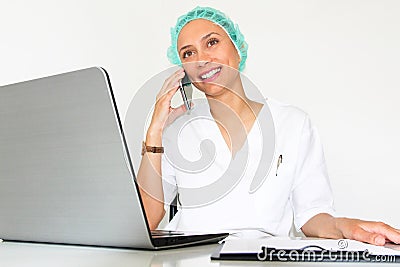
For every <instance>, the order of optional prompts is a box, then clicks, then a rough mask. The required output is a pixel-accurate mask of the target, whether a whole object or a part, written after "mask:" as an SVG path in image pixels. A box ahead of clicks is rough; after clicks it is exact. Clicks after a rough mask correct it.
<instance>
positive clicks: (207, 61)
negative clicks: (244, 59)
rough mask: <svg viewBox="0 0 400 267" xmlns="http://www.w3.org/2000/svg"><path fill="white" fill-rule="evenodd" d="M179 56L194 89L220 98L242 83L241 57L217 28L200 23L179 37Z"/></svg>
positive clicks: (198, 21)
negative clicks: (226, 91)
mask: <svg viewBox="0 0 400 267" xmlns="http://www.w3.org/2000/svg"><path fill="white" fill-rule="evenodd" d="M178 53H179V57H180V59H181V61H182V63H183V67H184V69H185V71H186V72H187V74H188V75H189V77H190V78H191V80H192V82H193V83H194V85H195V86H196V87H197V88H199V89H200V90H202V91H204V92H205V94H206V95H208V96H217V95H219V94H221V93H223V91H224V90H225V89H226V88H228V89H232V88H234V87H235V83H237V82H240V78H239V71H238V67H239V63H240V56H239V54H238V52H237V50H236V48H235V46H234V45H233V43H232V41H231V39H230V38H229V36H228V35H227V33H226V32H225V31H224V30H223V29H222V28H221V27H220V26H219V25H217V24H215V23H213V22H211V21H208V20H205V19H196V20H193V21H191V22H189V23H188V24H186V25H185V26H184V27H183V28H182V30H181V32H180V33H179V37H178Z"/></svg>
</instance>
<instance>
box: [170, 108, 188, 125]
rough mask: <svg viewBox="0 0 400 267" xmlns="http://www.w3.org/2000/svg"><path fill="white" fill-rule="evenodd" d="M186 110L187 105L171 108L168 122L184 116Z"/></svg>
mask: <svg viewBox="0 0 400 267" xmlns="http://www.w3.org/2000/svg"><path fill="white" fill-rule="evenodd" d="M185 112H186V107H185V105H181V106H179V107H177V108H171V112H170V114H169V116H168V122H167V124H168V125H169V124H171V123H172V122H174V121H175V120H176V119H177V118H179V117H180V116H182V115H183V114H185Z"/></svg>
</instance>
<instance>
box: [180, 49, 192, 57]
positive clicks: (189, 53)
mask: <svg viewBox="0 0 400 267" xmlns="http://www.w3.org/2000/svg"><path fill="white" fill-rule="evenodd" d="M193 54H194V53H193V51H190V50H188V51H185V52H183V54H182V57H183V58H188V57H190V56H192V55H193Z"/></svg>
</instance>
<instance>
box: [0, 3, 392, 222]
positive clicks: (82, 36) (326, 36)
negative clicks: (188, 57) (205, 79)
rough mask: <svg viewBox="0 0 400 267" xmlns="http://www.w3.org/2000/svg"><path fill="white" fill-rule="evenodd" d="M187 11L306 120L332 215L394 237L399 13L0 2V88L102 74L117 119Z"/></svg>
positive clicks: (355, 6) (318, 6)
mask: <svg viewBox="0 0 400 267" xmlns="http://www.w3.org/2000/svg"><path fill="white" fill-rule="evenodd" d="M196 5H209V6H213V7H215V8H217V9H220V10H222V11H223V12H225V13H226V14H228V15H229V16H230V17H231V18H232V19H233V20H234V21H235V22H236V23H238V24H239V26H240V29H241V31H242V32H243V33H244V34H245V37H246V39H247V42H248V43H249V51H248V55H249V57H248V61H247V67H246V69H245V71H244V73H245V74H246V75H248V77H249V78H250V79H251V80H252V81H253V82H254V83H255V84H256V85H257V86H258V87H259V89H260V90H261V91H262V92H263V94H265V95H266V96H270V97H273V98H275V99H278V100H280V101H282V102H286V103H291V104H293V105H296V106H299V107H301V108H302V109H304V110H305V111H306V112H308V113H309V114H310V116H311V118H312V120H313V122H314V124H316V126H317V127H318V129H319V132H320V135H321V138H322V141H323V144H324V148H325V154H326V159H327V163H328V169H329V174H330V176H331V183H332V187H333V190H334V193H335V199H336V208H337V211H338V215H343V216H350V217H358V218H363V219H371V220H381V221H385V222H388V223H390V224H392V225H394V226H396V227H398V228H400V214H399V212H398V202H399V201H398V198H399V197H398V195H399V194H398V192H399V188H400V180H399V178H398V177H399V172H400V163H399V159H400V158H399V151H400V141H399V138H398V137H399V136H400V121H399V118H398V115H399V114H400V106H399V105H397V102H398V98H399V93H398V91H399V90H400V79H399V73H400V63H399V62H400V15H399V14H400V1H397V0H392V1H390V0H375V1H373V0H358V1H357V0H335V1H333V0H331V1H327V0H315V1H278V0H275V1H250V0H247V1H232V0H224V1H188V0H185V1H182V0H173V1H171V0H168V1H167V0H165V1H162V0H157V1H151V0H149V1H131V0H130V1H105V0H102V1H98V0H97V1H95V0H93V1H89V0H68V1H65V0H63V1H61V0H59V1H50V0H36V1H28V0H25V1H18V0H1V2H0V85H6V84H9V83H14V82H19V81H24V80H29V79H33V78H38V77H42V76H48V75H52V74H57V73H61V72H66V71H72V70H76V69H81V68H86V67H90V66H102V67H104V68H106V69H107V70H108V72H109V73H110V76H111V81H112V84H113V88H114V90H115V94H116V98H117V103H118V106H119V109H120V112H121V114H122V117H123V118H124V116H125V114H126V111H127V109H128V106H129V103H130V101H131V99H132V97H133V96H134V94H135V91H137V90H138V89H139V88H140V87H141V86H142V85H143V84H144V83H145V81H146V80H147V79H149V78H151V77H152V76H153V75H155V74H157V73H158V72H161V71H163V70H164V69H165V68H166V67H169V66H171V65H170V64H169V62H168V60H167V58H166V49H167V47H168V46H169V30H170V27H171V26H172V25H174V24H175V21H176V18H177V17H178V16H179V15H181V14H183V13H185V12H187V11H189V10H191V9H192V8H194V7H195V6H196ZM138 149H139V148H138Z"/></svg>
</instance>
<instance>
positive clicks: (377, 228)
mask: <svg viewBox="0 0 400 267" xmlns="http://www.w3.org/2000/svg"><path fill="white" fill-rule="evenodd" d="M362 227H363V228H364V229H365V230H367V231H370V232H374V233H377V234H380V235H382V236H384V237H386V239H388V240H390V241H392V242H394V243H397V244H400V231H399V230H398V229H395V228H393V227H391V226H390V225H387V224H385V223H382V222H369V223H367V224H366V225H365V226H364V225H363V226H362Z"/></svg>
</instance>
